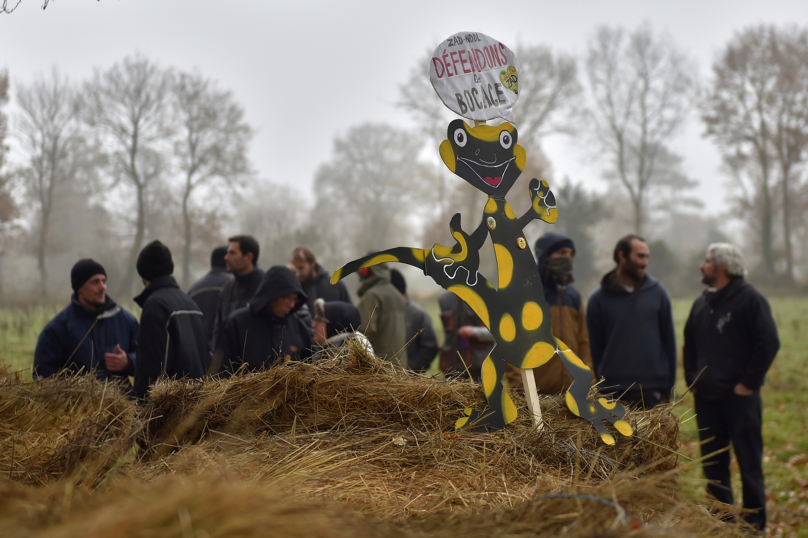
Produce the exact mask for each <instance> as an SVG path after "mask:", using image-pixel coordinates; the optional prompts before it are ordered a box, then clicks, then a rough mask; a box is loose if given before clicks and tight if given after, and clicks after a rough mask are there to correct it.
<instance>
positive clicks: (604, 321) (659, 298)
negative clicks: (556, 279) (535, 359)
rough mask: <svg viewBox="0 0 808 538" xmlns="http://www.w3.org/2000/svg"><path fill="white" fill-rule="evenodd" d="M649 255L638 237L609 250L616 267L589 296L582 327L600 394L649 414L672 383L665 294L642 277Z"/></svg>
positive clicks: (673, 369)
mask: <svg viewBox="0 0 808 538" xmlns="http://www.w3.org/2000/svg"><path fill="white" fill-rule="evenodd" d="M650 253H651V252H650V250H649V249H648V244H647V243H646V242H645V240H644V239H643V238H641V237H639V236H638V235H634V234H629V235H626V236H624V237H622V238H621V239H620V240H619V241H618V242H617V245H616V246H615V249H614V256H613V257H614V261H615V262H616V263H617V267H616V268H615V269H614V270H612V271H610V272H609V273H607V274H606V275H605V276H604V277H603V279H602V280H601V283H600V288H598V289H596V290H595V291H594V292H593V293H592V295H590V296H589V304H588V305H587V313H586V324H587V328H588V329H589V340H590V347H591V350H592V363H593V364H594V366H595V373H596V375H597V377H598V378H600V377H603V378H605V382H604V384H603V389H604V390H608V391H614V392H615V393H616V395H617V397H618V398H619V399H620V401H622V402H623V403H626V404H629V405H636V406H642V407H644V408H646V409H650V408H652V407H654V406H656V405H658V404H660V403H665V402H668V401H670V397H671V392H672V391H673V386H674V384H675V383H676V360H677V355H676V335H675V332H674V326H673V311H672V309H671V300H670V297H669V296H668V292H667V291H666V290H665V288H664V287H663V286H662V284H660V283H659V281H658V280H656V279H655V278H654V277H652V276H651V275H649V274H647V273H646V268H647V267H648V258H649V256H650Z"/></svg>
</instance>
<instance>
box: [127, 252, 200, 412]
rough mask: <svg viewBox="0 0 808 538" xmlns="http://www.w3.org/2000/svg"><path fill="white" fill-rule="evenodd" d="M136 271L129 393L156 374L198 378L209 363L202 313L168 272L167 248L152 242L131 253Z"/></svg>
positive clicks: (144, 388)
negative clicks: (136, 319) (134, 356)
mask: <svg viewBox="0 0 808 538" xmlns="http://www.w3.org/2000/svg"><path fill="white" fill-rule="evenodd" d="M137 272H138V274H139V275H140V277H141V278H142V279H143V284H144V285H145V286H146V287H145V289H144V290H143V292H142V293H141V294H140V295H138V296H137V297H135V302H136V303H137V304H139V305H140V307H141V308H143V313H142V314H141V315H140V333H139V334H138V361H137V365H136V368H135V394H137V396H138V397H139V398H145V397H146V394H147V393H148V390H149V387H150V386H151V385H153V384H154V382H155V381H157V379H158V378H160V377H169V378H190V379H201V378H202V377H204V376H205V372H206V371H207V368H208V364H209V363H210V344H209V343H208V339H207V336H206V335H205V325H204V322H203V320H202V312H200V311H199V308H198V307H197V306H196V303H194V302H193V301H192V300H191V298H190V297H188V296H187V295H186V294H185V293H183V291H182V290H181V289H180V287H179V285H178V284H177V281H176V280H174V277H173V276H171V274H172V273H173V272H174V261H173V260H172V259H171V251H170V250H168V247H167V246H165V245H164V244H162V243H161V242H160V241H152V242H151V243H149V244H148V245H146V246H145V247H143V250H141V251H140V254H139V255H138V257H137Z"/></svg>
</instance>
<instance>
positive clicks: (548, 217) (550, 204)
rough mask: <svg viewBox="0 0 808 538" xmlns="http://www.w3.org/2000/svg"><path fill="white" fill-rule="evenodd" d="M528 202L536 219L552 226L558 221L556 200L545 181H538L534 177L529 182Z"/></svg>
mask: <svg viewBox="0 0 808 538" xmlns="http://www.w3.org/2000/svg"><path fill="white" fill-rule="evenodd" d="M529 188H530V201H531V202H532V204H531V205H532V207H533V211H535V212H536V213H537V215H536V218H537V219H541V220H543V221H544V222H549V223H550V224H553V223H554V222H555V221H556V220H558V209H557V208H556V199H555V195H554V194H553V192H552V191H551V190H550V184H549V183H547V181H545V180H541V181H539V180H538V179H536V178H535V177H534V178H533V179H531V180H530V187H529Z"/></svg>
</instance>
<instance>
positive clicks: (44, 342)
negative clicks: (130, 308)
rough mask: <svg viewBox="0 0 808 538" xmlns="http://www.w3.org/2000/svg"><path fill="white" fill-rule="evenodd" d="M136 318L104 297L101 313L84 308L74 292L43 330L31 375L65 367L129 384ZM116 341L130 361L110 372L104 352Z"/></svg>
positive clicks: (41, 374)
mask: <svg viewBox="0 0 808 538" xmlns="http://www.w3.org/2000/svg"><path fill="white" fill-rule="evenodd" d="M137 332H138V326H137V319H135V316H133V315H132V314H130V313H129V312H127V311H126V310H124V309H123V308H121V307H120V306H118V304H117V303H115V301H113V300H112V298H110V296H109V295H107V297H106V301H105V303H104V309H103V311H102V312H101V313H100V314H96V313H95V312H91V311H90V310H87V309H86V308H85V307H84V306H82V304H81V303H79V301H78V299H77V298H76V294H75V293H74V294H73V296H72V298H71V300H70V304H69V305H67V307H65V309H64V310H62V311H61V312H59V313H58V314H57V315H56V317H54V318H53V319H52V320H50V322H48V324H47V325H45V328H44V329H43V330H42V332H41V333H40V334H39V340H38V341H37V344H36V351H35V352H34V372H33V375H34V378H37V377H49V376H52V375H54V374H56V373H57V372H59V370H61V369H62V368H66V369H68V370H70V371H72V372H78V371H79V370H83V371H84V372H85V373H87V372H94V373H95V375H96V377H98V379H101V380H104V379H119V380H122V381H123V382H124V383H125V384H126V385H129V379H128V378H127V376H129V375H132V374H133V373H134V371H135V363H136V362H137V355H136V350H137ZM116 344H119V345H120V346H121V349H123V350H124V351H125V352H126V354H127V356H128V357H129V359H130V360H131V361H132V364H131V365H130V367H129V369H128V370H126V371H124V372H110V371H109V370H107V367H106V363H105V362H104V353H106V352H107V351H109V350H112V349H114V347H115V345H116Z"/></svg>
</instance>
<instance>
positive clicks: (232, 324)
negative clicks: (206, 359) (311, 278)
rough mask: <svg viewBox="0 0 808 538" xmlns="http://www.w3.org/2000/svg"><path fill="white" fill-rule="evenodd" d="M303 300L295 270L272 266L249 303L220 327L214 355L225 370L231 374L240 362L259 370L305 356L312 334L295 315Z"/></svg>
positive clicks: (248, 368) (308, 351) (307, 355)
mask: <svg viewBox="0 0 808 538" xmlns="http://www.w3.org/2000/svg"><path fill="white" fill-rule="evenodd" d="M305 302H306V294H305V293H303V287H302V286H301V285H300V281H299V280H298V279H297V276H296V275H295V273H294V272H293V271H292V270H291V269H289V268H288V267H286V266H284V265H275V266H273V267H271V268H270V269H269V270H268V271H267V272H266V273H265V274H264V276H263V278H262V279H261V284H259V286H258V289H257V290H256V292H255V295H254V296H253V298H252V299H251V300H250V302H249V304H248V305H247V306H246V307H244V308H239V309H237V310H235V311H233V313H231V314H230V316H229V317H228V318H227V320H226V321H225V323H224V326H223V327H222V334H221V339H220V340H219V341H218V349H217V352H216V356H221V357H222V358H221V360H222V367H223V369H224V371H225V372H228V373H234V372H236V371H238V370H239V368H241V366H242V365H245V366H246V368H247V370H249V371H258V370H261V369H264V368H268V367H270V366H272V365H274V364H276V363H278V362H282V361H284V360H286V359H287V358H289V359H292V360H305V359H308V358H309V357H310V356H311V347H312V340H311V336H310V333H309V330H308V328H307V327H306V325H305V324H304V323H303V321H302V320H301V319H300V318H299V317H298V316H296V315H294V314H295V312H296V311H297V310H298V309H300V307H301V306H302V305H303V304H305Z"/></svg>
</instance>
